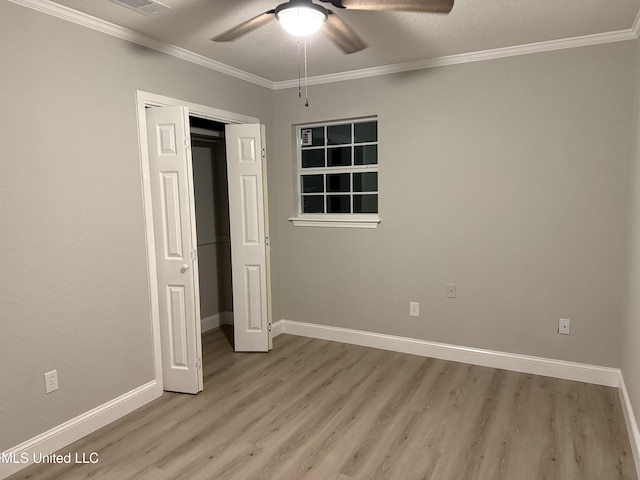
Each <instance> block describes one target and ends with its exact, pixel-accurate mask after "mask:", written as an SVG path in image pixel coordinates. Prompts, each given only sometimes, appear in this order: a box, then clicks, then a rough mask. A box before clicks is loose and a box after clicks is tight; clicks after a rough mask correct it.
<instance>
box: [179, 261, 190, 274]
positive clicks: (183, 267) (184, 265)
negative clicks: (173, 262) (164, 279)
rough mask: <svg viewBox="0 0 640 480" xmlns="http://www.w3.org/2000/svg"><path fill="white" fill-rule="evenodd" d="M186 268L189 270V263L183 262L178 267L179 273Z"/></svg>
mask: <svg viewBox="0 0 640 480" xmlns="http://www.w3.org/2000/svg"><path fill="white" fill-rule="evenodd" d="M187 270H189V265H188V264H186V263H183V264H182V266H181V267H180V273H184V272H186V271H187Z"/></svg>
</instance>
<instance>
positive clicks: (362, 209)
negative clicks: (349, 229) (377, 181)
mask: <svg viewBox="0 0 640 480" xmlns="http://www.w3.org/2000/svg"><path fill="white" fill-rule="evenodd" d="M353 213H378V195H354V196H353Z"/></svg>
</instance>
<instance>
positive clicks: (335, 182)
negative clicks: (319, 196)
mask: <svg viewBox="0 0 640 480" xmlns="http://www.w3.org/2000/svg"><path fill="white" fill-rule="evenodd" d="M350 190H351V179H350V178H349V174H348V173H334V174H328V175H327V192H348V191H350Z"/></svg>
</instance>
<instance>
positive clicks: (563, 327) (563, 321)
mask: <svg viewBox="0 0 640 480" xmlns="http://www.w3.org/2000/svg"><path fill="white" fill-rule="evenodd" d="M558 333H560V334H562V335H569V334H570V333H571V319H569V318H560V319H558Z"/></svg>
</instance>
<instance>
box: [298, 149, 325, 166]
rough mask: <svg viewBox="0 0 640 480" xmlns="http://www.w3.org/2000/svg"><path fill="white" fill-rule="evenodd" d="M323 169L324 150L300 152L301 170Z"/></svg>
mask: <svg viewBox="0 0 640 480" xmlns="http://www.w3.org/2000/svg"><path fill="white" fill-rule="evenodd" d="M316 167H324V149H323V148H321V149H314V150H302V168H316Z"/></svg>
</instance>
